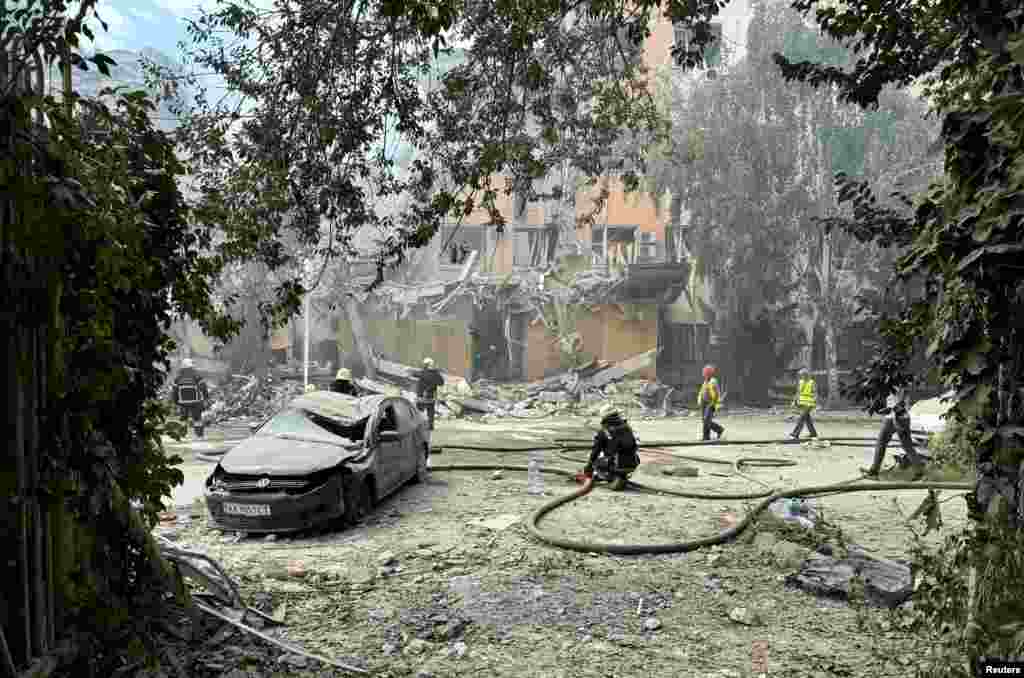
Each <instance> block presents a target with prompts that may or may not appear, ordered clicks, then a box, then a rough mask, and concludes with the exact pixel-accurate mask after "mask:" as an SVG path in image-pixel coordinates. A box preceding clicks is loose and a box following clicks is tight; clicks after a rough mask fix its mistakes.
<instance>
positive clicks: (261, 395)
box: [203, 374, 303, 425]
mask: <svg viewBox="0 0 1024 678" xmlns="http://www.w3.org/2000/svg"><path fill="white" fill-rule="evenodd" d="M302 390H303V387H302V382H301V381H298V380H292V379H289V380H278V379H272V378H263V379H259V378H258V377H256V376H253V375H241V374H236V375H232V377H231V379H230V380H228V381H227V382H224V383H221V384H217V385H211V386H210V407H209V408H208V409H207V410H206V412H205V413H204V414H203V420H204V421H205V422H207V425H210V424H219V423H223V422H225V421H229V420H238V419H248V420H250V421H252V422H254V423H255V422H262V421H264V420H266V419H268V418H269V417H270V416H271V415H273V414H274V413H275V412H278V411H280V410H282V409H284V406H285V405H287V404H288V401H289V400H291V399H293V398H296V397H298V396H300V395H302Z"/></svg>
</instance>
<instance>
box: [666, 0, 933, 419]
mask: <svg viewBox="0 0 1024 678" xmlns="http://www.w3.org/2000/svg"><path fill="white" fill-rule="evenodd" d="M747 44H748V50H747V54H746V56H745V58H744V59H743V60H742V61H741V62H740V63H738V64H736V65H734V66H731V67H728V68H726V69H724V71H723V74H722V75H721V76H720V77H718V78H717V79H715V80H713V81H710V82H701V83H695V82H691V81H690V80H689V79H685V76H684V79H677V80H676V86H677V89H676V96H675V103H674V104H672V107H673V113H672V115H673V123H674V125H675V134H676V145H677V148H678V149H679V150H677V151H676V152H675V154H674V155H669V157H668V159H667V160H666V161H662V163H661V168H660V169H661V171H662V172H663V173H664V176H662V177H659V178H657V179H656V182H655V185H656V186H657V189H656V190H663V189H667V190H671V191H672V193H673V204H674V209H675V210H676V212H675V213H674V214H673V215H672V218H673V220H674V221H675V222H676V223H678V221H679V218H680V214H679V212H680V211H681V210H682V208H683V206H684V205H685V207H686V208H687V210H688V211H689V212H690V214H691V223H690V225H689V228H688V232H687V233H686V239H687V246H688V249H689V250H690V251H691V252H692V253H693V254H694V256H695V257H696V259H697V262H698V269H699V270H701V271H703V272H704V273H705V274H706V275H707V276H708V279H709V281H710V282H711V283H712V288H713V289H714V291H715V297H716V298H715V304H714V306H715V310H716V311H717V319H716V325H717V326H718V333H719V334H720V335H721V336H722V337H723V345H722V346H721V347H720V350H721V351H722V352H723V355H722V356H721V358H720V362H722V363H724V364H728V365H732V366H734V369H735V370H736V371H737V374H735V375H726V376H727V377H733V379H732V380H731V381H732V383H733V384H735V385H736V386H734V389H735V391H740V390H742V392H743V393H744V395H745V397H748V398H753V400H755V401H759V400H764V399H765V398H766V397H767V394H768V392H769V390H770V388H771V385H772V383H773V381H774V380H775V378H776V377H777V376H778V374H779V372H781V371H782V370H784V369H785V368H786V367H787V365H788V364H789V362H790V360H791V358H793V357H795V356H794V355H793V349H795V348H799V349H800V353H801V354H802V355H800V358H801V360H802V361H803V362H804V363H805V364H808V365H810V363H811V357H812V356H811V354H812V347H813V346H815V345H816V344H817V338H818V337H819V336H820V337H822V338H823V342H822V344H823V346H822V348H824V351H823V355H820V356H818V358H819V360H821V362H822V363H823V364H824V366H825V368H826V369H827V371H828V373H829V377H830V378H829V389H828V390H827V391H826V394H827V398H828V399H831V398H833V397H834V396H835V395H837V394H838V392H839V388H838V367H839V359H840V354H839V340H838V338H839V337H841V336H842V335H843V333H844V331H845V328H846V327H847V326H848V325H849V324H850V323H851V322H852V321H853V318H854V317H855V315H856V305H855V304H854V303H853V300H854V297H855V294H856V292H857V290H858V289H860V288H863V287H865V286H873V287H879V288H881V287H882V286H883V283H884V273H882V272H883V271H884V268H883V267H882V266H881V265H880V263H881V262H882V261H884V257H883V256H881V254H880V248H877V247H875V246H870V245H864V244H862V243H860V242H858V241H857V240H855V239H854V238H852V237H850V236H848V235H847V234H845V233H830V232H826V231H824V230H823V229H822V228H821V226H820V225H818V224H817V223H815V222H814V221H813V218H814V217H815V216H824V215H826V214H828V213H829V210H830V209H831V207H832V205H833V204H834V198H833V196H832V187H831V181H830V177H831V174H832V168H836V169H839V168H842V169H845V170H847V171H849V172H858V173H860V172H866V173H868V174H869V175H871V176H872V180H873V181H874V180H877V178H878V176H877V175H875V174H874V172H875V169H874V168H875V167H877V168H878V169H879V170H881V169H884V166H883V165H882V164H881V162H879V161H878V158H880V157H886V160H887V161H888V162H890V163H893V162H896V161H898V162H904V163H905V162H909V161H911V160H912V159H913V158H914V157H915V155H917V154H918V151H917V150H916V149H915V146H914V145H913V143H911V141H910V139H912V140H913V142H917V141H918V140H920V139H921V138H923V137H927V132H928V130H929V127H930V125H929V124H928V123H927V122H926V121H924V120H922V119H921V114H922V113H923V111H924V109H923V106H920V105H916V106H915V105H914V103H913V101H912V97H910V95H908V94H906V93H895V92H891V93H887V94H888V99H887V101H886V105H885V107H884V108H883V109H882V110H880V111H879V112H877V113H875V114H872V115H864V114H862V113H861V112H860V111H859V110H858V109H857V108H856V107H853V106H851V105H841V104H840V103H839V102H837V101H835V95H834V94H833V93H826V92H817V91H815V90H814V89H812V88H809V87H806V86H804V87H787V86H786V85H785V83H784V81H783V79H782V77H781V75H780V74H779V73H778V69H777V67H776V66H775V65H774V63H773V62H772V59H771V55H772V52H773V51H775V50H780V49H782V50H785V51H786V52H787V53H789V54H814V55H816V56H818V57H820V58H823V59H826V58H827V59H829V60H831V61H832V62H841V61H843V60H848V59H849V52H848V51H847V50H844V49H843V48H842V47H841V46H840V45H837V44H833V43H830V42H829V41H827V40H824V39H823V38H822V37H821V36H820V35H818V34H817V33H816V31H814V30H813V29H811V28H809V27H808V26H806V25H805V24H804V23H803V21H802V20H801V17H800V15H799V13H798V12H795V11H793V10H789V9H787V8H785V7H784V6H780V5H779V4H778V3H776V4H775V5H771V4H769V3H760V4H757V5H755V8H754V16H753V17H752V20H751V23H750V27H749V29H748V36H747ZM898 126H899V127H900V128H901V131H903V132H904V133H906V134H907V135H908V141H907V142H906V143H905V144H904V145H903V146H901V147H897V148H895V149H892V150H890V147H889V144H890V143H891V142H892V141H893V136H894V132H895V130H896V129H897V127H898ZM684 149H685V153H684ZM761 315H766V316H767V317H769V318H770V320H769V321H767V322H768V324H769V325H770V326H771V328H772V331H771V334H772V336H775V337H776V338H777V340H776V341H774V342H769V343H770V344H778V346H779V348H780V349H781V348H782V347H786V350H779V351H777V352H775V353H772V352H765V354H764V355H760V354H758V355H756V356H755V355H753V354H752V353H751V351H750V350H748V349H747V348H746V347H747V346H748V345H749V343H750V337H751V336H759V335H760V334H762V333H763V331H765V328H764V327H763V325H762V322H761V320H759V316H761ZM801 334H802V335H803V337H802V338H801V337H800V336H799V335H801ZM816 350H817V349H816ZM736 378H741V379H742V381H741V383H737V381H736V380H735V379H736ZM737 386H738V388H737ZM731 390H733V389H731ZM748 394H749V395H748Z"/></svg>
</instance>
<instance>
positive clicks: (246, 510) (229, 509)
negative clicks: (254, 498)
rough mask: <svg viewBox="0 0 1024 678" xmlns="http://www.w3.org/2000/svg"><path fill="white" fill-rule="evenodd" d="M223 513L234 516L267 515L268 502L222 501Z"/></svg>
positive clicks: (268, 510)
mask: <svg viewBox="0 0 1024 678" xmlns="http://www.w3.org/2000/svg"><path fill="white" fill-rule="evenodd" d="M224 513H230V514H232V515H236V516H269V515H270V505H269V504H229V503H227V502H224Z"/></svg>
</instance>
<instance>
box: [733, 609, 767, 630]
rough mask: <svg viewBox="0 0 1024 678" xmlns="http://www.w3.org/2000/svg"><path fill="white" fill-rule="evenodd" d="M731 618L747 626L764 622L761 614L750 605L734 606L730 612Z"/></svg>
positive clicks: (759, 624)
mask: <svg viewBox="0 0 1024 678" xmlns="http://www.w3.org/2000/svg"><path fill="white" fill-rule="evenodd" d="M729 619H731V620H733V621H734V622H736V623H737V624H743V625H745V626H761V625H763V624H764V621H763V620H762V619H761V615H759V614H758V613H757V611H756V610H753V609H751V608H749V607H734V608H733V609H732V610H731V611H730V612H729Z"/></svg>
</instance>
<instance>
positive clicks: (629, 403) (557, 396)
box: [166, 349, 692, 450]
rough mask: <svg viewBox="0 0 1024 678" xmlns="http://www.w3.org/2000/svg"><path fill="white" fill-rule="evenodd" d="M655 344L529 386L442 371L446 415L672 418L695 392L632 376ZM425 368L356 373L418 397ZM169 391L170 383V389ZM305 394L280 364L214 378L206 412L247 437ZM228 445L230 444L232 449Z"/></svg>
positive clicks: (361, 381)
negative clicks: (469, 378)
mask: <svg viewBox="0 0 1024 678" xmlns="http://www.w3.org/2000/svg"><path fill="white" fill-rule="evenodd" d="M656 356H657V349H652V350H649V351H646V352H644V353H641V354H638V355H635V356H632V357H630V358H627V359H625V360H622V361H620V362H618V363H609V362H606V361H600V360H592V361H591V362H590V363H588V364H586V365H583V366H579V367H576V368H573V369H571V370H568V371H565V372H561V373H558V374H554V375H551V376H548V377H545V378H544V379H541V380H538V381H535V382H532V383H526V384H498V383H495V382H492V381H489V380H487V379H476V380H474V381H473V382H472V383H469V382H468V381H467V380H466V379H465V378H463V377H460V376H457V375H452V374H447V373H445V372H442V373H441V374H442V377H443V378H444V381H445V383H444V385H443V386H441V387H440V388H439V389H438V393H437V417H438V418H440V419H452V418H464V417H472V418H479V419H482V420H483V421H485V422H487V421H492V422H493V421H498V420H500V419H501V418H504V417H518V418H541V417H547V416H554V415H561V414H574V415H578V416H583V417H599V416H601V415H602V414H603V413H605V411H606V410H607V411H610V410H611V409H618V410H620V411H624V412H627V413H628V416H634V417H636V416H670V415H674V414H680V413H681V412H680V410H684V411H685V408H687V407H691V406H692V404H691V403H690V402H689V401H690V400H692V398H684V397H682V396H683V395H684V394H681V392H680V391H679V390H677V389H674V388H673V387H671V386H666V385H664V384H659V383H657V382H651V381H648V380H645V379H634V378H632V376H631V375H634V374H635V373H636V372H637V371H639V370H641V369H644V368H646V367H650V366H652V365H653V364H654V360H655V358H656ZM418 373H419V368H418V367H412V366H409V365H403V364H401V363H397V362H393V361H389V360H379V364H378V366H377V378H376V379H368V378H365V377H361V378H357V379H355V383H356V384H357V385H358V386H359V387H360V389H361V390H362V391H363V392H364V393H367V394H381V395H400V396H403V397H405V398H408V399H409V400H411V401H413V402H415V401H416V394H415V387H416V380H417V378H418ZM333 378H334V373H333V371H325V370H324V369H323V368H317V369H311V371H310V380H311V383H314V384H316V386H317V388H318V389H327V388H329V384H330V382H331V380H332V379H333ZM166 390H167V395H168V397H169V395H170V387H169V386H168V387H166ZM302 393H303V371H302V369H301V365H299V366H298V367H297V368H296V367H294V366H292V367H288V368H283V367H276V368H273V369H271V370H269V371H268V370H263V371H262V373H261V374H244V375H239V374H236V375H231V376H230V377H227V378H226V379H225V380H222V381H221V382H220V383H211V384H210V398H211V405H210V407H209V408H208V409H207V410H206V412H205V413H204V421H205V422H206V424H207V425H213V424H222V425H224V424H226V425H228V426H229V427H237V428H239V429H240V432H244V434H245V435H248V434H249V433H251V430H252V427H253V426H255V425H259V424H261V423H263V422H264V421H266V420H267V419H269V418H270V417H271V416H272V415H273V414H275V413H277V412H279V411H280V410H282V409H283V408H284V407H285V406H286V405H287V403H288V402H289V401H290V400H291V399H293V398H295V397H297V396H299V395H301V394H302ZM226 449H227V448H225V450H226Z"/></svg>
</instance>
